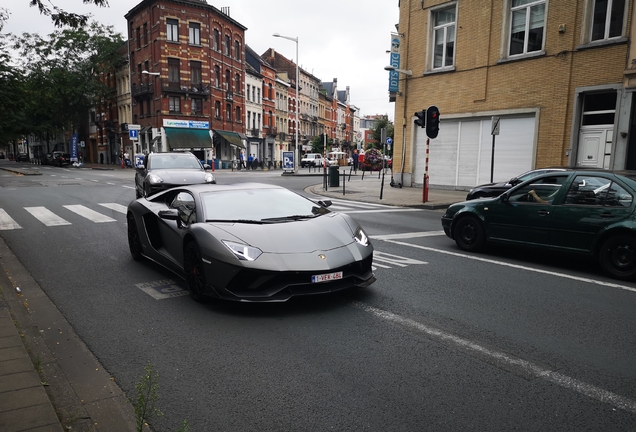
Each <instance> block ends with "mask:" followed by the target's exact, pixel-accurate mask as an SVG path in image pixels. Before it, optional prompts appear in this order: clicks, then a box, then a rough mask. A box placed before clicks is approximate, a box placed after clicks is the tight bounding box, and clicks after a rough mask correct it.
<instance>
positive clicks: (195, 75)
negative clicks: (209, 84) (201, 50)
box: [190, 61, 201, 86]
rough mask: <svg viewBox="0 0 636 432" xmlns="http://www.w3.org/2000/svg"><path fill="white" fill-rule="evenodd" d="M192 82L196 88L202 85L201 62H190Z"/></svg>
mask: <svg viewBox="0 0 636 432" xmlns="http://www.w3.org/2000/svg"><path fill="white" fill-rule="evenodd" d="M190 82H191V83H192V85H194V86H200V85H201V62H198V61H191V62H190Z"/></svg>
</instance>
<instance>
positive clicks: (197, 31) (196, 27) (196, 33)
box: [190, 23, 201, 45]
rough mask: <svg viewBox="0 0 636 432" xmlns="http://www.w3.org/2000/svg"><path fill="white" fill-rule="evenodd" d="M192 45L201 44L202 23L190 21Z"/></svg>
mask: <svg viewBox="0 0 636 432" xmlns="http://www.w3.org/2000/svg"><path fill="white" fill-rule="evenodd" d="M190 45H201V24H199V23H190Z"/></svg>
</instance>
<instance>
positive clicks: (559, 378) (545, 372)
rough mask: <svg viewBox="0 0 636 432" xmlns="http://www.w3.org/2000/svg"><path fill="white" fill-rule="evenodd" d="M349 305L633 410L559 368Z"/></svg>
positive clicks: (635, 406)
mask: <svg viewBox="0 0 636 432" xmlns="http://www.w3.org/2000/svg"><path fill="white" fill-rule="evenodd" d="M352 305H353V306H354V307H356V308H358V309H361V310H363V311H365V312H368V313H371V314H372V315H375V316H376V317H378V318H381V319H383V320H385V321H390V322H392V323H395V324H397V325H399V326H401V327H406V328H410V329H413V330H416V331H418V332H420V333H424V334H426V335H427V336H428V337H430V338H431V339H433V340H436V341H438V342H442V343H445V344H447V345H453V346H456V347H458V348H461V349H463V350H466V351H469V352H472V353H475V354H478V355H479V356H481V357H486V358H488V359H489V360H491V361H492V362H493V363H494V364H501V363H503V364H505V365H507V366H508V367H510V368H513V369H516V370H521V372H522V373H523V374H525V375H530V376H532V377H534V378H538V379H541V380H543V381H547V382H550V383H552V384H556V385H558V386H560V387H563V388H565V389H568V390H571V391H574V392H576V393H579V394H582V395H584V396H587V397H589V398H592V399H595V400H597V401H599V402H602V403H606V404H609V405H612V406H614V407H615V408H618V409H621V410H624V411H629V412H633V413H636V401H634V400H631V399H629V398H626V397H623V396H620V395H618V394H616V393H612V392H610V391H608V390H605V389H602V388H600V387H597V386H595V385H592V384H589V383H586V382H584V381H580V380H577V379H575V378H572V377H570V376H567V375H564V374H561V373H559V372H555V371H553V370H550V369H546V368H543V367H541V366H539V365H536V364H534V363H532V362H530V361H527V360H523V359H521V358H518V357H514V356H511V355H508V354H506V353H504V352H501V351H495V350H493V349H489V348H486V347H484V346H481V345H479V344H477V343H475V342H472V341H470V340H468V339H464V338H461V337H459V336H456V335H454V334H452V333H447V332H445V331H443V330H440V329H437V328H434V327H429V326H427V325H424V324H422V323H419V322H417V321H414V320H412V319H409V318H404V317H402V316H399V315H396V314H394V313H391V312H388V311H385V310H382V309H378V308H376V307H373V306H370V305H367V304H364V303H361V302H353V303H352Z"/></svg>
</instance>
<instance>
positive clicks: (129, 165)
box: [124, 151, 132, 168]
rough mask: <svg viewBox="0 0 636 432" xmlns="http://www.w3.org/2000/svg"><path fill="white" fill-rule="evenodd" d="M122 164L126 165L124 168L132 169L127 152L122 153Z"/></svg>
mask: <svg viewBox="0 0 636 432" xmlns="http://www.w3.org/2000/svg"><path fill="white" fill-rule="evenodd" d="M124 163H125V164H126V167H128V168H132V163H131V162H130V155H129V154H128V151H125V152H124Z"/></svg>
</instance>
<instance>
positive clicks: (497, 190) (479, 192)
mask: <svg viewBox="0 0 636 432" xmlns="http://www.w3.org/2000/svg"><path fill="white" fill-rule="evenodd" d="M565 170H567V168H541V169H535V170H531V171H528V172H525V173H523V174H521V175H519V176H517V177H513V178H511V179H510V180H508V181H505V182H499V183H486V184H483V185H479V186H475V187H474V188H472V189H471V190H470V191H469V192H468V195H466V200H471V199H477V198H486V197H496V196H499V195H501V194H502V193H504V192H505V191H507V190H509V189H510V188H511V187H513V186H515V185H518V184H519V183H522V182H524V181H526V180H530V179H531V178H533V177H536V176H538V175H541V174H547V173H551V172H556V171H565Z"/></svg>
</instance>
